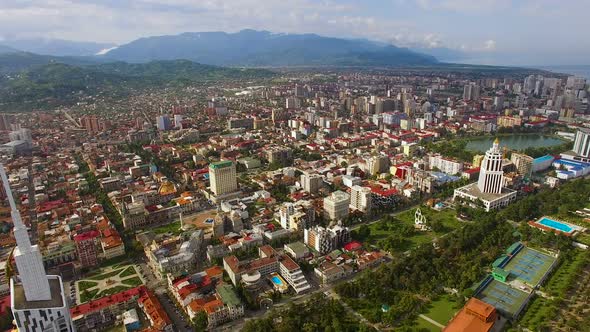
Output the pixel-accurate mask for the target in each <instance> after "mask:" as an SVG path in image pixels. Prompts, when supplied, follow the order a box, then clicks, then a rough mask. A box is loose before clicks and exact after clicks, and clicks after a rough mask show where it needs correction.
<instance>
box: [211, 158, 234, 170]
mask: <svg viewBox="0 0 590 332" xmlns="http://www.w3.org/2000/svg"><path fill="white" fill-rule="evenodd" d="M231 165H232V162H231V160H222V161H218V162H214V163H211V164H209V167H211V168H224V167H230V166H231Z"/></svg>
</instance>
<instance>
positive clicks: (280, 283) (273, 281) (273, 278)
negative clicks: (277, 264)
mask: <svg viewBox="0 0 590 332" xmlns="http://www.w3.org/2000/svg"><path fill="white" fill-rule="evenodd" d="M270 279H271V280H272V283H273V284H275V285H279V286H280V285H282V284H283V281H282V280H281V278H279V277H277V276H274V277H272V278H270Z"/></svg>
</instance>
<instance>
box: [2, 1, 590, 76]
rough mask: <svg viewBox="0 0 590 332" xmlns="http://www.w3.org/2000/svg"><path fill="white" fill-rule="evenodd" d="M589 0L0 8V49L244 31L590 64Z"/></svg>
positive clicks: (485, 58) (478, 58)
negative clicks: (7, 43)
mask: <svg viewBox="0 0 590 332" xmlns="http://www.w3.org/2000/svg"><path fill="white" fill-rule="evenodd" d="M589 13H590V1H589V0H566V1H559V0H276V1H267V0H79V1H73V0H44V1H40V0H0V43H1V40H2V39H22V38H37V37H41V38H57V39H66V40H76V41H94V42H112V43H116V44H124V43H126V42H129V41H132V40H134V39H137V38H140V37H147V36H154V35H167V34H178V33H182V32H189V31H190V32H197V31H226V32H236V31H239V30H242V29H256V30H268V31H272V32H277V33H278V32H281V33H317V34H320V35H327V36H334V37H346V38H358V37H360V38H367V39H371V40H377V41H382V42H387V43H392V44H394V45H396V46H406V47H427V48H432V47H445V48H450V49H455V50H460V51H462V52H464V53H465V54H466V58H465V61H466V62H472V63H486V64H507V65H509V64H514V65H564V64H570V65H573V64H590V61H588V57H587V55H588V54H590V38H587V33H588V31H590V19H588V14H589Z"/></svg>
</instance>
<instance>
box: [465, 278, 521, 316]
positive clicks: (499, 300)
mask: <svg viewBox="0 0 590 332" xmlns="http://www.w3.org/2000/svg"><path fill="white" fill-rule="evenodd" d="M528 296H529V294H528V293H526V292H523V291H521V290H519V289H516V288H512V287H510V286H509V285H507V284H505V283H502V282H500V281H497V280H494V279H492V280H491V282H490V283H489V284H488V285H487V287H485V288H484V289H483V290H481V292H480V293H479V294H478V295H477V298H478V299H480V300H482V301H484V302H486V303H488V304H491V305H492V306H494V307H495V308H496V309H497V310H499V311H500V312H501V313H502V314H504V315H505V316H508V317H514V316H516V315H517V314H518V310H519V309H520V308H521V307H522V305H523V304H524V303H525V301H526V300H527V298H528Z"/></svg>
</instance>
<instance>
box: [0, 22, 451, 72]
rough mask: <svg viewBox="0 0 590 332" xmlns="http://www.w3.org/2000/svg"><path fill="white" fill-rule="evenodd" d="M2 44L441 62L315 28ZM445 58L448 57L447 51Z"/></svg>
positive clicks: (119, 55) (245, 62)
mask: <svg viewBox="0 0 590 332" xmlns="http://www.w3.org/2000/svg"><path fill="white" fill-rule="evenodd" d="M0 44H3V45H4V46H5V47H4V48H0V53H11V52H14V50H20V51H25V52H30V53H34V54H40V55H50V56H69V57H75V58H76V59H77V60H76V61H80V60H81V58H82V57H83V58H84V61H91V62H92V61H94V62H112V61H124V62H130V63H142V62H149V61H154V60H178V59H185V60H190V61H194V62H198V63H202V64H209V65H218V66H234V67H235V66H238V67H242V66H245V67H283V66H385V67H386V66H413V65H431V64H436V63H437V62H438V60H437V59H436V58H435V57H434V56H432V55H428V54H425V53H423V52H417V51H415V50H410V49H407V48H401V47H396V46H394V45H390V44H384V43H379V42H373V41H369V40H365V39H343V38H333V37H324V36H319V35H316V34H274V33H271V32H268V31H255V30H242V31H239V32H236V33H225V32H187V33H182V34H179V35H167V36H154V37H146V38H140V39H137V40H134V41H132V42H130V43H127V44H124V45H120V46H117V47H114V45H112V44H100V43H92V42H70V41H64V40H49V41H48V40H43V41H38V42H37V43H35V41H34V40H20V41H19V40H16V41H15V40H13V41H9V40H6V41H2V42H0ZM420 51H422V50H420ZM439 53H440V50H439ZM20 56H22V54H21V55H20ZM29 57H30V55H29ZM444 58H445V60H446V59H447V58H448V57H446V56H445V57H444ZM71 60H72V59H71V58H70V59H65V60H64V61H63V62H64V63H71ZM51 61H56V59H51ZM36 62H39V61H36ZM58 62H59V61H58Z"/></svg>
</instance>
